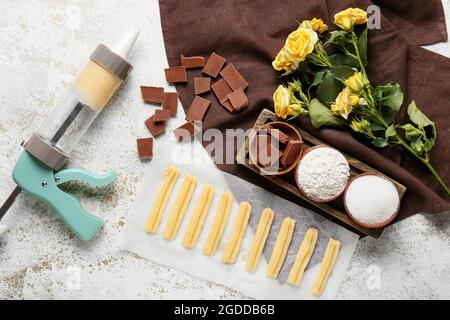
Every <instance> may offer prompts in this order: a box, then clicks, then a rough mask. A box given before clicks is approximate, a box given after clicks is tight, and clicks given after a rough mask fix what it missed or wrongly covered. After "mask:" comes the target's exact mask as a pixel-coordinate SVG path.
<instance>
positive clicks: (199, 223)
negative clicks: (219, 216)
mask: <svg viewBox="0 0 450 320" xmlns="http://www.w3.org/2000/svg"><path fill="white" fill-rule="evenodd" d="M213 197H214V187H213V186H212V185H210V184H206V185H205V186H204V187H203V190H202V193H201V195H200V200H199V201H198V203H197V206H196V207H195V209H194V213H193V214H192V217H191V220H190V221H189V224H188V226H187V229H186V233H185V234H184V238H183V241H182V242H181V245H182V246H183V247H185V248H187V249H193V248H194V247H195V245H196V244H197V240H198V238H199V236H200V232H201V231H202V229H203V224H204V223H205V220H206V217H207V216H208V212H209V208H210V207H211V202H212V199H213Z"/></svg>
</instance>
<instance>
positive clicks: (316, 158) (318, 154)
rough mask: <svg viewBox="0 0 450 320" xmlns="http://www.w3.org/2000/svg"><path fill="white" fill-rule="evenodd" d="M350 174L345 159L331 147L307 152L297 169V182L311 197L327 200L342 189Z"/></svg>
mask: <svg viewBox="0 0 450 320" xmlns="http://www.w3.org/2000/svg"><path fill="white" fill-rule="evenodd" d="M349 176H350V166H349V164H348V162H347V159H345V157H344V156H343V155H342V153H340V152H339V151H337V150H336V149H333V148H327V147H321V148H317V149H314V150H312V151H310V152H308V153H307V154H306V155H305V157H304V158H303V159H302V160H301V162H300V165H299V167H298V170H297V178H298V182H299V184H300V185H301V187H302V189H303V191H304V192H305V193H306V194H307V195H308V196H311V197H315V198H318V199H321V200H327V199H329V198H331V197H333V196H335V195H337V194H339V193H340V192H341V191H343V190H344V188H345V185H346V184H347V181H348V178H349Z"/></svg>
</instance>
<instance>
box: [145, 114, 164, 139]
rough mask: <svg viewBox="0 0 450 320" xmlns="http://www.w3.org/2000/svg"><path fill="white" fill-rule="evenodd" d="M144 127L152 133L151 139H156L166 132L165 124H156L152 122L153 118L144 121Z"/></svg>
mask: <svg viewBox="0 0 450 320" xmlns="http://www.w3.org/2000/svg"><path fill="white" fill-rule="evenodd" d="M145 125H146V126H147V128H148V130H149V131H150V132H151V133H152V135H153V137H157V136H159V135H161V134H163V133H164V132H166V124H165V122H157V121H155V120H154V116H151V117H150V118H148V119H147V120H146V121H145Z"/></svg>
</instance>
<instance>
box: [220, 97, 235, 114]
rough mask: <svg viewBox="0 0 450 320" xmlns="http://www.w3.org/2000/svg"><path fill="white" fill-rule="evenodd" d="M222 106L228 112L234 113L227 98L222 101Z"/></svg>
mask: <svg viewBox="0 0 450 320" xmlns="http://www.w3.org/2000/svg"><path fill="white" fill-rule="evenodd" d="M222 107H224V108H225V109H227V111H228V112H230V113H234V112H235V110H234V108H233V106H232V105H231V102H230V100H227V101H225V102H224V103H222Z"/></svg>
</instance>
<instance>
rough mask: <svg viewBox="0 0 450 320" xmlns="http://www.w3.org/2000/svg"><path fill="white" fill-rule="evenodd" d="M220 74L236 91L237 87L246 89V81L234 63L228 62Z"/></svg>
mask: <svg viewBox="0 0 450 320" xmlns="http://www.w3.org/2000/svg"><path fill="white" fill-rule="evenodd" d="M220 75H221V76H222V78H224V79H225V81H226V82H227V84H228V85H229V86H230V88H231V90H233V91H236V90H237V89H243V90H245V89H247V87H248V82H247V81H246V80H245V79H244V77H243V76H242V75H241V74H240V73H239V71H238V70H237V69H236V67H235V66H234V64H232V63H230V64H229V65H227V66H226V67H225V68H224V69H223V70H222V71H221V72H220Z"/></svg>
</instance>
